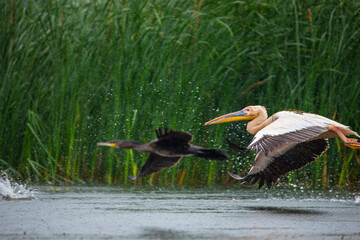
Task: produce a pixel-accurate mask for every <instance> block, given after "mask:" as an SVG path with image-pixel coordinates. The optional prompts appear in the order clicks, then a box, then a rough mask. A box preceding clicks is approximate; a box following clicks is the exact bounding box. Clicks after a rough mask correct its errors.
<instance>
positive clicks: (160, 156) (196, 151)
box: [97, 128, 229, 180]
mask: <svg viewBox="0 0 360 240" xmlns="http://www.w3.org/2000/svg"><path fill="white" fill-rule="evenodd" d="M155 132H156V136H157V139H154V140H152V141H150V142H149V143H146V144H141V143H139V142H137V141H133V140H112V141H109V142H99V143H98V144H97V145H98V146H108V147H114V148H120V149H134V150H137V151H139V152H148V153H150V154H149V156H148V158H147V159H146V162H145V163H144V165H143V166H142V167H141V170H140V174H139V175H138V176H132V177H129V178H130V179H132V180H135V179H136V178H140V177H146V176H148V175H150V174H153V173H156V172H160V171H161V170H163V169H164V168H169V167H173V166H175V165H176V164H178V163H179V162H180V160H181V158H182V157H184V156H197V157H201V158H206V159H212V160H217V161H224V160H226V159H228V158H229V157H228V156H227V155H226V154H225V153H223V152H222V151H220V150H218V149H211V148H203V147H199V146H196V145H192V144H190V142H191V141H192V140H193V135H192V134H190V133H188V132H183V131H173V130H169V129H167V128H165V131H163V130H162V129H161V128H159V130H155Z"/></svg>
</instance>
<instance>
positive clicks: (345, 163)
mask: <svg viewBox="0 0 360 240" xmlns="http://www.w3.org/2000/svg"><path fill="white" fill-rule="evenodd" d="M359 13H360V3H359V2H358V1H340V2H339V1H318V2H317V3H313V1H296V0H293V1H292V4H289V3H288V2H282V1H277V0H276V1H225V2H224V1H212V0H209V1H202V0H195V1H173V0H171V1H125V0H124V1H111V0H109V1H96V2H92V1H90V2H88V1H14V0H13V1H1V2H0V16H1V21H0V24H1V28H0V29H1V34H0V50H1V52H0V53H1V58H0V62H1V64H0V76H1V86H0V102H1V105H0V146H1V148H0V168H1V169H3V170H7V171H12V172H13V174H16V175H17V176H18V177H21V178H24V179H28V180H32V181H49V182H66V183H71V182H78V181H85V182H90V183H100V182H106V183H109V184H133V182H129V181H128V180H127V179H128V178H127V176H129V175H134V174H136V173H137V172H138V171H139V169H140V166H141V165H142V163H144V162H145V160H146V156H145V155H143V154H140V153H137V152H132V151H116V150H113V149H105V148H101V149H100V148H97V147H96V143H97V142H99V141H105V140H110V139H136V140H139V141H142V142H146V141H149V140H150V139H153V138H155V132H154V129H155V128H158V127H165V126H167V127H169V128H173V129H177V130H185V131H189V132H191V133H193V134H194V136H195V137H194V143H195V144H198V145H202V146H205V147H216V148H221V149H224V150H225V151H227V152H229V153H231V154H233V157H232V159H231V160H230V161H229V162H227V163H217V162H208V161H204V160H200V159H197V158H185V159H183V161H182V162H181V163H180V164H179V165H178V166H177V167H175V168H172V169H168V170H166V171H163V172H162V173H160V174H156V175H154V176H152V177H150V178H145V179H142V180H139V181H137V182H136V184H156V183H158V184H180V185H182V184H201V183H207V184H215V183H222V184H225V183H232V182H233V181H232V180H231V179H230V178H229V177H228V176H227V174H226V171H227V170H231V171H236V172H238V173H245V171H246V170H248V169H249V166H251V163H252V161H253V156H252V155H251V154H244V155H242V156H240V157H237V155H236V154H235V153H232V152H231V150H230V149H229V148H228V147H227V146H226V144H225V143H224V137H229V138H231V139H233V140H234V141H237V142H238V143H240V144H241V145H244V146H245V145H246V144H247V143H249V141H250V136H249V135H248V134H247V133H245V127H244V126H245V125H244V124H243V123H240V124H239V123H236V124H227V125H219V126H210V127H203V126H202V124H203V123H204V122H205V121H207V120H209V119H212V118H214V117H216V116H218V115H221V114H224V113H227V112H231V111H235V110H238V109H240V108H242V107H244V106H246V105H251V104H261V105H265V106H267V107H268V109H269V110H268V111H269V113H270V114H272V113H275V112H276V111H279V110H283V109H290V108H292V109H301V110H303V111H309V112H314V113H319V114H321V115H324V116H327V117H330V118H333V119H335V120H338V121H340V122H342V123H344V124H347V125H350V126H352V128H353V129H354V130H357V131H360V124H359V119H360V108H359V99H360V96H359V93H360V90H359V89H360V81H359V77H358V76H360V68H359V67H358V66H360V58H359V54H358V53H359V52H360V29H359V26H360V14H359ZM359 170H360V165H359V153H358V152H357V151H353V150H351V149H346V148H344V147H343V146H342V145H341V144H339V142H337V141H336V140H332V141H331V148H330V150H329V152H328V153H327V154H325V155H323V156H322V157H321V158H320V159H319V160H318V161H317V162H316V163H314V164H310V165H308V166H307V167H306V168H304V169H302V170H300V171H297V172H295V173H292V174H290V175H289V176H288V177H287V181H289V182H292V183H303V184H309V185H315V186H316V185H324V186H327V185H340V186H341V185H343V184H348V185H356V184H358V179H359V174H360V173H359ZM285 180H286V178H285Z"/></svg>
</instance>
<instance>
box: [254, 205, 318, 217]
mask: <svg viewBox="0 0 360 240" xmlns="http://www.w3.org/2000/svg"><path fill="white" fill-rule="evenodd" d="M247 208H248V209H251V210H255V211H265V212H269V213H274V214H300V215H321V214H324V212H321V211H317V210H314V209H297V208H286V207H272V206H266V207H264V206H260V207H257V206H255V207H247Z"/></svg>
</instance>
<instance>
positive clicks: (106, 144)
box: [97, 142, 116, 147]
mask: <svg viewBox="0 0 360 240" xmlns="http://www.w3.org/2000/svg"><path fill="white" fill-rule="evenodd" d="M97 145H98V146H107V147H116V144H115V143H112V142H99V143H98V144H97Z"/></svg>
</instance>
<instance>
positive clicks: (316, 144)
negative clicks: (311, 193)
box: [204, 106, 360, 189]
mask: <svg viewBox="0 0 360 240" xmlns="http://www.w3.org/2000/svg"><path fill="white" fill-rule="evenodd" d="M242 120H252V121H250V122H249V123H248V124H247V128H246V130H247V131H248V132H249V133H250V134H252V135H255V136H254V138H253V140H252V142H251V143H250V145H249V146H248V147H247V148H248V149H249V150H255V151H256V157H255V163H254V165H253V167H252V168H251V169H250V171H249V173H248V174H247V175H246V176H245V177H243V178H242V177H239V176H238V175H236V174H232V173H229V174H230V175H231V176H232V177H233V178H235V179H238V180H243V181H244V182H246V183H250V184H255V183H256V182H257V181H259V188H261V187H262V186H263V185H264V182H266V184H267V186H268V188H269V189H270V188H271V185H272V183H276V182H277V180H278V179H279V178H280V177H281V176H283V175H284V174H286V173H288V172H290V171H293V170H296V169H299V168H302V167H304V166H305V165H307V164H308V163H310V162H312V161H315V160H316V159H317V158H318V157H319V156H320V155H321V154H322V153H323V152H325V151H326V150H327V149H328V147H329V143H328V138H335V137H339V138H340V140H341V141H342V142H343V144H344V145H345V146H347V147H350V148H353V149H360V143H359V142H358V141H357V139H351V138H347V137H346V136H347V135H355V136H357V137H360V136H359V134H358V133H356V132H354V131H352V130H351V129H350V127H348V126H345V125H343V124H341V123H338V122H335V121H333V120H331V119H328V118H326V117H323V116H320V115H317V114H312V113H304V112H302V111H281V112H277V113H275V114H274V115H272V116H271V117H269V118H268V115H267V111H266V109H265V107H263V106H248V107H245V108H244V109H242V110H240V111H237V112H233V113H229V114H226V115H223V116H221V117H217V118H215V119H213V120H210V121H208V122H206V123H205V124H204V125H210V124H217V123H224V122H233V121H242ZM228 144H229V145H230V147H231V148H233V149H234V150H236V151H238V152H241V151H244V150H243V149H242V148H240V147H238V146H236V145H235V144H233V143H231V142H229V141H228Z"/></svg>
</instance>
